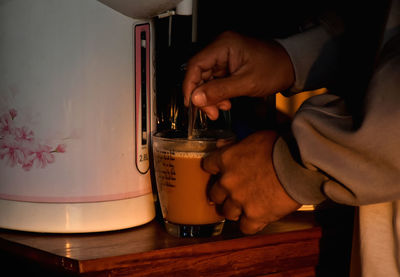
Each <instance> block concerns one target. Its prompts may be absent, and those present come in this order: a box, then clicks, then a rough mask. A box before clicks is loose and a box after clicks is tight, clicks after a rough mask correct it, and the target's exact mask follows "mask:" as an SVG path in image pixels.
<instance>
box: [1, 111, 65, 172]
mask: <svg viewBox="0 0 400 277" xmlns="http://www.w3.org/2000/svg"><path fill="white" fill-rule="evenodd" d="M17 115H18V112H17V110H15V109H10V110H9V111H8V112H5V113H3V114H1V115H0V160H5V161H6V164H7V165H8V166H11V167H15V166H19V167H21V168H22V169H24V170H26V171H29V170H31V169H32V167H33V166H35V167H36V168H45V167H46V166H47V165H48V164H51V163H54V162H55V156H54V154H56V153H65V151H66V145H65V144H58V145H57V146H56V147H55V148H54V147H51V146H50V145H44V144H40V143H38V142H36V141H35V135H34V132H33V131H32V130H30V129H29V128H27V127H26V126H23V127H17V126H15V124H14V119H15V118H16V117H17Z"/></svg>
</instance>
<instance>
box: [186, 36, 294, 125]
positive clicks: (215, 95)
mask: <svg viewBox="0 0 400 277" xmlns="http://www.w3.org/2000/svg"><path fill="white" fill-rule="evenodd" d="M293 82H294V72H293V65H292V63H291V60H290V58H289V56H288V54H287V53H286V51H285V50H284V48H283V47H282V46H281V45H279V44H278V43H277V42H274V41H269V42H263V41H260V40H256V39H254V38H248V37H244V36H242V35H239V34H237V33H234V32H225V33H223V34H221V35H220V36H219V37H218V38H217V39H216V40H215V41H214V42H213V43H211V44H210V45H209V46H207V47H206V48H204V49H203V50H202V51H200V52H199V53H197V54H196V55H195V56H193V57H192V58H191V59H190V60H189V62H188V64H187V71H186V75H185V79H184V81H183V94H184V100H185V105H186V106H188V105H189V103H190V100H192V103H193V104H194V105H195V106H198V107H200V108H201V109H202V110H203V111H205V112H206V114H207V115H208V117H209V118H210V119H217V118H218V109H221V110H229V109H230V108H231V103H230V101H229V99H230V98H233V97H237V96H251V97H264V96H267V95H270V94H273V93H276V92H279V91H281V90H284V89H287V88H289V87H290V86H291V85H292V84H293Z"/></svg>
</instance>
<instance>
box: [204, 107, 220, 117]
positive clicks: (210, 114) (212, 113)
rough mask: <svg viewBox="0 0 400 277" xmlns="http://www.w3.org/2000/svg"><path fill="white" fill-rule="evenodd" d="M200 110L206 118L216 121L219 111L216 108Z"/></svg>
mask: <svg viewBox="0 0 400 277" xmlns="http://www.w3.org/2000/svg"><path fill="white" fill-rule="evenodd" d="M201 109H202V110H203V111H204V112H205V113H206V114H207V117H208V118H209V119H211V120H216V119H217V118H218V116H219V110H218V107H217V106H207V107H203V108H201Z"/></svg>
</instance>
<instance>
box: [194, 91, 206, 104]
mask: <svg viewBox="0 0 400 277" xmlns="http://www.w3.org/2000/svg"><path fill="white" fill-rule="evenodd" d="M192 102H193V104H194V105H196V106H199V107H203V106H205V105H206V104H207V98H206V94H205V93H204V92H203V91H195V92H193V94H192Z"/></svg>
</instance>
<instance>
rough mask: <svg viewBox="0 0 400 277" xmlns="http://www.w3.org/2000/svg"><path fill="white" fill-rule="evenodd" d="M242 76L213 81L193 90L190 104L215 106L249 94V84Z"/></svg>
mask: <svg viewBox="0 0 400 277" xmlns="http://www.w3.org/2000/svg"><path fill="white" fill-rule="evenodd" d="M243 77H244V76H234V75H232V76H229V77H226V78H219V79H213V80H211V81H209V82H206V83H204V84H202V85H201V86H198V87H196V88H195V89H194V91H193V93H192V98H191V99H192V103H193V104H194V105H195V106H198V107H205V106H211V105H216V104H218V103H221V102H222V101H224V100H229V99H230V98H233V97H238V96H243V95H249V94H251V90H252V89H253V88H252V87H251V84H249V82H248V81H246V80H245V79H244V78H243Z"/></svg>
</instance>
